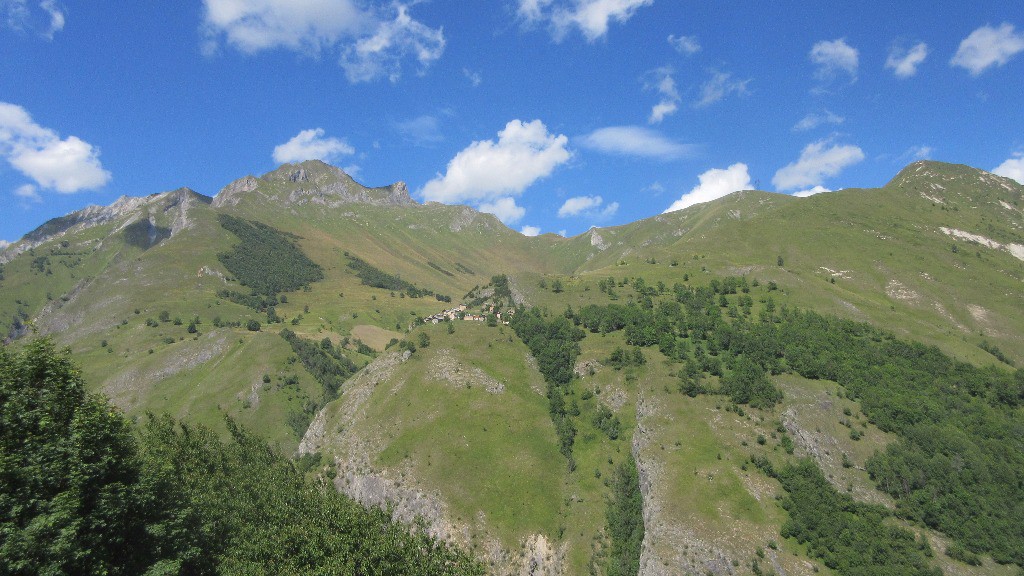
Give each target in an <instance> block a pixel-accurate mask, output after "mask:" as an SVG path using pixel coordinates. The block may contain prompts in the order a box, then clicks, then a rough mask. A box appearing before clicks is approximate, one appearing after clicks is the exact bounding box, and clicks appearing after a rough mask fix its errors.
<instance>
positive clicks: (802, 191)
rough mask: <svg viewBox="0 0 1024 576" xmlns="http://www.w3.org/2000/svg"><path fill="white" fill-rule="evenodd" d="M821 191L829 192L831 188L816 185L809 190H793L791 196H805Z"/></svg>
mask: <svg viewBox="0 0 1024 576" xmlns="http://www.w3.org/2000/svg"><path fill="white" fill-rule="evenodd" d="M823 192H831V190H829V189H828V188H825V187H824V186H821V185H818V186H815V187H814V188H811V189H809V190H801V191H799V192H793V196H796V197H797V198H807V197H808V196H814V195H815V194H821V193H823Z"/></svg>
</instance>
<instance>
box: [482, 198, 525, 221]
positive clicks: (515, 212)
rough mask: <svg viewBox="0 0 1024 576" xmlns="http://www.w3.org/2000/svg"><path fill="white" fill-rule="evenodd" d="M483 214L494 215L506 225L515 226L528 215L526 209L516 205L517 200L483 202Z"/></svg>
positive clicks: (502, 199) (505, 199)
mask: <svg viewBox="0 0 1024 576" xmlns="http://www.w3.org/2000/svg"><path fill="white" fill-rule="evenodd" d="M479 208H480V211H481V212H487V213H488V214H494V215H495V216H497V217H498V220H501V221H502V222H504V223H505V224H515V223H516V222H518V221H520V220H522V219H523V216H525V215H526V208H523V207H522V206H519V205H517V204H516V200H515V198H511V197H508V196H506V197H504V198H497V199H495V200H494V201H492V202H483V203H481V204H480V206H479Z"/></svg>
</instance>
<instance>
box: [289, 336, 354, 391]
mask: <svg viewBox="0 0 1024 576" xmlns="http://www.w3.org/2000/svg"><path fill="white" fill-rule="evenodd" d="M280 334H281V337H282V338H284V339H285V340H286V341H287V342H288V344H290V345H291V347H292V352H295V355H296V356H298V358H299V361H300V362H302V365H303V366H305V367H306V370H307V371H308V372H309V373H310V374H311V375H312V376H313V378H315V379H316V381H317V382H319V383H320V385H321V386H322V387H323V399H322V400H321V405H323V404H326V403H328V402H330V401H331V400H334V399H335V398H337V397H338V393H339V391H340V390H341V385H342V384H344V383H345V380H348V379H349V377H350V376H352V375H353V374H355V373H356V372H357V371H358V370H359V367H358V366H356V365H355V363H354V362H352V360H351V359H349V357H348V356H346V355H345V353H344V352H342V350H341V348H340V347H337V346H334V345H333V344H332V343H331V339H330V338H324V339H323V340H321V341H320V342H314V341H313V340H307V339H305V338H302V337H300V336H298V335H297V334H295V332H292V331H291V330H289V329H287V328H285V329H283V330H281V332H280Z"/></svg>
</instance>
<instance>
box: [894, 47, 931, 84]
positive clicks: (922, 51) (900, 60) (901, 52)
mask: <svg viewBox="0 0 1024 576" xmlns="http://www.w3.org/2000/svg"><path fill="white" fill-rule="evenodd" d="M927 57H928V45H927V44H925V43H924V42H918V43H917V44H915V45H914V46H913V47H912V48H910V49H909V50H907V49H904V48H901V47H899V46H893V47H892V49H891V50H890V51H889V57H888V58H887V59H886V60H885V67H886V68H891V69H892V71H893V73H894V74H896V77H897V78H910V77H911V76H913V75H914V74H917V67H918V66H919V65H920V64H921V63H922V62H924V59H925V58H927Z"/></svg>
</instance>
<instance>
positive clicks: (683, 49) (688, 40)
mask: <svg viewBox="0 0 1024 576" xmlns="http://www.w3.org/2000/svg"><path fill="white" fill-rule="evenodd" d="M668 43H669V44H670V45H671V46H672V47H673V48H675V49H676V50H677V51H678V52H680V53H682V54H686V55H688V56H689V55H691V54H696V53H697V52H700V42H698V41H697V37H696V36H676V35H675V34H669V35H668Z"/></svg>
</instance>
